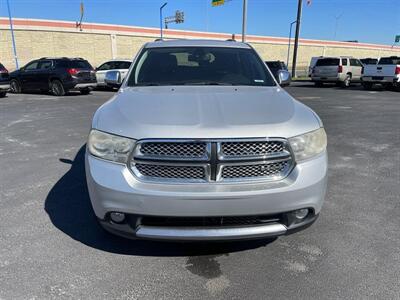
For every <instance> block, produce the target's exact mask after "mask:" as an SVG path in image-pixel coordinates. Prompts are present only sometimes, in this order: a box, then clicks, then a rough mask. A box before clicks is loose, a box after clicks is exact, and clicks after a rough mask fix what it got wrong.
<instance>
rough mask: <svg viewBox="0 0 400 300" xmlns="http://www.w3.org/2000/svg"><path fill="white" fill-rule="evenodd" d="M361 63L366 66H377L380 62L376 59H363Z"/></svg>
mask: <svg viewBox="0 0 400 300" xmlns="http://www.w3.org/2000/svg"><path fill="white" fill-rule="evenodd" d="M361 62H362V63H363V64H364V65H376V64H377V62H378V60H377V59H376V58H363V59H361Z"/></svg>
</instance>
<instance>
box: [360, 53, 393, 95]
mask: <svg viewBox="0 0 400 300" xmlns="http://www.w3.org/2000/svg"><path fill="white" fill-rule="evenodd" d="M374 84H380V85H382V86H383V87H392V86H393V87H395V88H396V89H398V90H400V57H399V56H390V57H382V58H380V59H379V61H378V64H377V65H370V66H364V69H363V76H362V85H363V86H364V88H365V89H367V90H369V89H371V88H372V86H373V85H374Z"/></svg>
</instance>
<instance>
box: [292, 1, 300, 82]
mask: <svg viewBox="0 0 400 300" xmlns="http://www.w3.org/2000/svg"><path fill="white" fill-rule="evenodd" d="M298 1H299V4H298V7H297V20H296V37H295V40H294V50H293V65H292V76H293V77H295V76H296V63H297V49H298V47H299V35H300V25H301V12H302V8H303V0H298Z"/></svg>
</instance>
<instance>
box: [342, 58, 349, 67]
mask: <svg viewBox="0 0 400 300" xmlns="http://www.w3.org/2000/svg"><path fill="white" fill-rule="evenodd" d="M347 65H348V61H347V58H342V66H347Z"/></svg>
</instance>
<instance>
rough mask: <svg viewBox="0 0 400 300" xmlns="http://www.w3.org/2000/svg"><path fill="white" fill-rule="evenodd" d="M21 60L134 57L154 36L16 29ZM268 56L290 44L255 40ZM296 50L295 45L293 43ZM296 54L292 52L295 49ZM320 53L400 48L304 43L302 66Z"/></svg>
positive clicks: (5, 54)
mask: <svg viewBox="0 0 400 300" xmlns="http://www.w3.org/2000/svg"><path fill="white" fill-rule="evenodd" d="M15 38H16V44H17V50H18V60H19V63H20V65H21V66H23V65H25V64H26V63H27V62H29V61H30V60H32V59H35V58H39V57H43V56H69V57H83V58H86V59H88V60H89V61H90V63H91V64H92V65H93V66H97V65H99V64H100V63H101V62H103V61H105V60H107V59H111V58H132V57H133V56H134V55H135V54H136V52H137V51H138V50H139V49H140V47H141V46H142V45H143V44H144V43H146V42H149V41H153V40H154V37H144V36H134V35H123V34H111V33H104V34H102V33H88V32H61V31H50V30H49V31H43V30H41V31H38V30H26V29H24V30H21V29H19V30H15ZM252 45H253V46H254V48H255V49H256V50H257V51H258V52H259V53H260V55H261V56H262V57H263V58H264V59H265V60H283V61H286V57H287V45H285V44H278V43H276V44H273V43H265V42H262V43H261V42H257V43H252ZM292 50H293V47H292ZM291 55H292V53H291ZM320 55H352V56H354V57H360V58H362V57H379V56H386V55H400V51H399V50H385V49H365V48H359V49H357V48H349V47H338V46H335V47H332V46H321V45H318V46H314V45H300V48H299V56H298V68H299V70H300V71H302V73H303V72H305V70H306V69H307V68H308V64H309V62H310V59H311V57H313V56H320ZM0 61H1V62H2V63H3V64H4V65H5V66H6V67H7V68H8V69H10V70H13V69H15V63H14V58H13V52H12V42H11V34H10V31H9V30H6V29H0Z"/></svg>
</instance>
